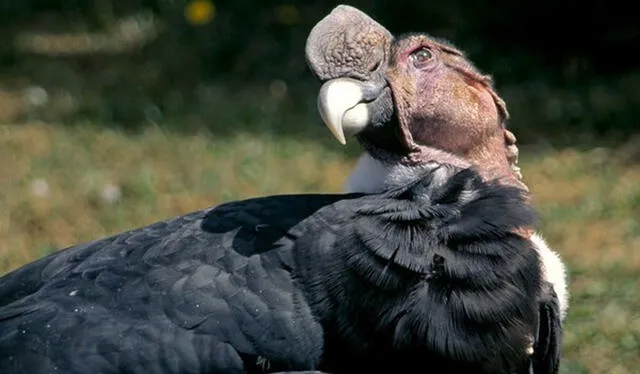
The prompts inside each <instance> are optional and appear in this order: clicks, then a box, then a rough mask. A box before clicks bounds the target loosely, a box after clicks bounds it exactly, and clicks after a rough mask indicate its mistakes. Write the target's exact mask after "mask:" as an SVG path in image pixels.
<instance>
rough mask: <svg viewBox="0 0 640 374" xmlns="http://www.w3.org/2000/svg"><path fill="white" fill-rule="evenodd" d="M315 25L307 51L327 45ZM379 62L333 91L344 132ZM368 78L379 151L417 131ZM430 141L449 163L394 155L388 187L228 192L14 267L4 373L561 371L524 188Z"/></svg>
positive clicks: (362, 18)
mask: <svg viewBox="0 0 640 374" xmlns="http://www.w3.org/2000/svg"><path fill="white" fill-rule="evenodd" d="M336 20H338V21H340V20H343V21H341V22H336ZM323 22H325V23H323ZM326 22H329V24H331V25H333V27H334V28H333V32H334V33H338V34H339V33H346V35H353V33H352V31H353V30H354V29H351V27H353V26H349V25H353V24H354V22H355V24H358V22H360V23H365V24H368V25H370V26H371V31H372V32H373V33H375V32H380V31H381V30H384V29H383V28H381V26H379V25H377V24H375V23H373V21H372V20H371V19H370V18H368V17H367V16H366V15H364V14H363V13H361V12H359V11H357V10H355V9H354V8H349V7H339V8H337V9H336V11H334V12H332V13H331V14H330V15H329V16H328V17H327V18H325V20H323V21H321V22H320V23H319V24H318V26H317V27H319V29H318V28H315V29H314V30H316V31H317V30H320V31H322V30H323V26H322V25H323V24H326ZM335 27H337V28H335ZM356 30H357V29H356ZM314 35H317V33H316V34H314V31H312V33H311V35H310V39H309V44H308V45H307V51H308V52H309V51H311V53H312V54H313V53H314V51H315V52H322V51H323V50H326V49H325V47H326V45H327V44H326V43H325V41H326V40H329V39H325V38H320V39H318V38H314V37H313V36H314ZM371 35H374V34H371ZM385 35H386V34H385ZM342 40H348V39H344V38H342ZM367 40H368V39H367ZM374 42H375V40H370V41H369V42H367V43H364V44H361V47H362V48H361V50H362V51H363V53H364V54H363V58H362V61H364V60H365V59H367V58H370V56H372V55H371V54H368V52H367V51H370V50H369V49H368V48H373V49H371V51H374V52H376V53H378V52H379V51H381V56H383V57H384V56H388V54H387V53H389V52H390V51H391V50H392V49H393V50H396V49H397V44H393V45H395V46H393V45H392V44H391V42H390V39H382V43H383V44H376V43H378V42H379V41H378V42H376V43H374ZM387 42H388V43H387ZM385 43H387V44H385ZM380 45H382V46H383V48H382V49H380V48H379V46H380ZM389 48H391V49H389ZM318 55H319V54H318V53H316V54H315V57H313V56H312V57H311V59H310V62H311V65H312V66H314V60H313V58H316V57H318ZM335 56H340V54H336V55H335ZM335 63H336V65H338V64H339V61H336V62H335ZM387 65H389V63H388V60H387V59H386V57H385V59H383V60H380V61H378V62H375V61H373V65H372V66H368V65H367V69H369V70H367V71H369V72H372V71H374V72H379V71H382V70H380V69H385V71H386V69H387ZM376 66H377V67H376ZM389 66H390V65H389ZM329 70H331V69H330V68H329ZM367 71H365V70H363V74H364V75H361V76H355V75H354V76H352V77H351V78H350V79H353V80H350V81H349V82H350V83H349V84H351V83H354V82H356V83H355V86H354V85H351V86H346V87H347V90H346V91H345V90H343V89H340V90H338V91H335V90H332V89H331V87H328V90H324V91H322V92H321V97H323V99H322V100H324V101H322V100H321V103H324V104H322V105H324V106H322V105H321V113H322V115H323V116H324V118H325V119H327V118H328V120H327V122H329V121H333V122H329V123H330V124H331V126H333V131H334V132H335V133H337V134H339V131H340V129H341V128H340V127H339V126H343V127H342V129H344V123H338V122H336V121H335V118H336V116H334V114H335V104H332V101H331V100H334V99H333V97H335V96H333V94H332V93H331V92H334V93H335V92H338V93H339V94H340V93H344V92H348V91H349V90H350V89H353V87H361V82H365V81H366V78H367V77H368V76H367V75H366V74H367ZM316 74H318V73H317V70H316ZM341 74H348V71H347V72H343V73H341ZM318 75H319V76H320V77H321V79H322V75H321V74H318ZM331 79H341V78H340V77H339V76H335V77H332V78H331ZM327 82H329V81H327ZM335 82H336V81H333V83H335ZM325 84H328V83H325ZM334 87H335V86H334ZM348 87H351V88H348ZM371 87H373V88H372V91H371V93H372V96H370V97H369V99H370V100H369V99H366V98H365V100H367V101H366V102H364V104H365V105H366V106H367V108H366V109H367V110H366V111H362V112H363V113H364V114H365V117H366V118H367V121H364V120H363V118H365V117H362V116H361V115H356V116H355V120H354V123H355V125H357V126H359V127H357V128H356V130H357V131H354V132H353V134H355V133H358V134H360V135H357V136H360V137H361V138H362V139H365V138H366V137H364V134H365V133H368V132H369V130H368V129H371V134H372V135H371V138H369V139H378V140H380V141H382V143H380V142H379V141H378V140H376V141H373V142H371V143H367V142H366V141H365V140H362V142H363V144H370V145H372V146H371V148H369V149H370V151H369V154H371V155H373V154H376V155H377V153H376V152H378V151H374V150H373V149H379V150H380V153H379V154H380V155H383V154H387V153H385V152H388V151H389V149H390V148H387V146H386V145H381V144H385V143H384V142H385V141H389V142H390V143H388V144H392V143H393V142H394V141H395V139H405V140H406V139H410V138H409V136H408V134H410V132H409V131H406V129H408V127H406V126H407V122H405V123H404V125H403V124H402V123H401V122H402V121H398V120H397V119H398V118H399V116H398V113H399V112H400V111H399V110H398V109H396V108H399V107H400V105H399V104H398V99H397V98H396V96H397V95H396V94H395V93H394V95H393V96H391V92H390V91H392V89H388V88H383V89H382V90H381V91H380V90H378V88H377V86H371ZM325 88H326V87H325ZM358 89H359V88H358ZM481 89H482V87H480V88H479V90H481ZM379 92H387V93H388V94H386V95H385V94H383V95H377V93H379ZM479 92H481V91H479ZM323 95H324V96H323ZM376 95H377V96H376ZM479 95H480V96H482V94H479ZM365 96H366V95H365ZM347 99H352V96H349V95H347ZM340 102H341V100H338V103H340ZM383 102H386V103H387V104H392V105H390V106H389V105H387V104H385V105H382V106H380V107H379V108H380V110H379V111H378V109H376V108H375V107H374V106H376V105H377V104H378V103H383ZM327 103H328V105H325V104H327ZM357 104H358V103H356V104H355V105H357ZM369 106H371V107H369ZM347 109H348V108H347ZM330 116H334V117H330ZM343 117H344V116H343ZM331 118H333V119H331ZM382 119H384V120H382ZM365 122H367V123H366V124H365V125H364V128H365V129H364V130H363V128H362V125H363V124H364V123H365ZM416 123H417V122H416ZM394 127H395V128H396V129H399V130H393V128H394ZM403 131H404V132H403ZM462 131H465V129H464V128H462ZM390 134H391V135H390ZM394 134H396V135H394ZM397 134H400V137H398V136H397ZM403 134H404V135H403ZM418 138H419V137H416V139H418ZM374 144H378V145H375V146H373V145H374ZM400 144H403V143H400ZM417 144H418V143H415V142H411V143H406V145H407V146H408V147H410V148H411V147H414V146H415V147H414V148H415V149H418V148H419V149H424V150H425V151H424V154H427V153H428V152H434V153H433V154H434V155H436V154H437V155H443V158H440V157H428V158H429V160H428V161H427V160H426V159H422V158H417V157H414V156H413V155H414V154H411V155H410V156H409V157H407V160H409V159H413V160H414V161H418V162H415V163H413V164H412V163H404V162H402V163H397V164H396V163H392V164H385V165H392V167H390V168H389V169H388V170H387V169H385V170H387V172H386V173H385V177H384V178H383V182H381V184H380V185H379V186H378V187H376V189H377V191H374V192H367V193H364V192H365V191H360V192H351V193H345V194H314V195H312V194H306V195H282V196H270V197H263V198H254V199H249V200H243V201H236V202H229V203H226V204H222V205H219V206H216V207H213V208H210V209H206V210H203V211H198V212H194V213H191V214H187V215H184V216H180V217H175V218H172V219H169V220H166V221H162V222H158V223H156V224H153V225H151V226H147V227H143V228H138V229H134V230H132V231H129V232H124V233H121V234H117V235H114V236H111V237H108V238H103V239H99V240H96V241H93V242H89V243H85V244H79V245H76V246H73V247H70V248H66V249H63V250H61V251H58V252H57V253H55V254H53V255H50V256H48V257H45V258H42V259H40V260H38V261H35V262H33V263H30V264H27V265H25V266H23V267H22V268H19V269H17V270H14V271H12V272H10V273H8V274H6V275H4V276H3V277H2V278H0V372H1V373H3V374H18V373H24V374H44V373H71V374H76V373H83V374H84V373H94V374H104V373H128V374H133V373H136V374H137V373H145V374H148V373H158V374H165V373H185V374H187V373H267V372H311V371H322V372H327V373H351V372H387V371H393V372H403V371H414V370H416V367H422V368H424V370H426V371H447V370H461V371H462V372H474V373H498V374H499V373H531V372H533V373H556V372H557V367H558V361H559V345H560V338H561V332H562V330H561V318H562V311H561V310H560V308H561V307H560V303H559V299H558V297H557V295H556V293H555V292H554V285H553V284H552V283H550V282H549V281H548V279H547V277H546V276H545V272H544V264H545V262H544V261H543V259H542V256H541V255H540V254H539V252H538V251H537V250H536V246H535V243H533V242H532V241H531V240H530V239H529V238H528V237H526V236H525V235H522V229H523V228H534V227H535V222H536V220H535V212H534V210H533V208H532V207H531V205H530V203H529V201H528V196H527V194H526V191H525V190H524V189H522V188H520V187H519V186H517V185H515V184H509V183H502V182H501V180H500V179H499V178H488V177H487V174H486V171H485V170H483V169H482V168H479V167H474V166H473V165H476V164H475V163H470V162H469V161H468V160H473V157H469V155H466V154H464V151H463V150H462V148H460V149H458V150H456V148H455V146H454V145H451V144H449V145H447V144H445V143H443V144H442V145H439V146H435V143H433V145H432V146H417ZM391 147H393V146H391ZM450 147H453V148H450ZM427 148H429V150H428V151H427ZM431 149H432V150H431ZM421 152H422V151H421ZM388 154H393V153H388ZM376 157H377V158H376V159H377V160H381V159H384V157H386V156H384V157H383V158H380V157H378V156H376ZM372 159H373V158H372ZM376 162H378V161H376ZM381 165H382V164H381ZM385 168H386V166H385Z"/></svg>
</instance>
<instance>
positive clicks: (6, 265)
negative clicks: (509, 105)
mask: <svg viewBox="0 0 640 374" xmlns="http://www.w3.org/2000/svg"><path fill="white" fill-rule="evenodd" d="M325 136H326V137H327V138H329V137H330V135H329V133H328V132H327V133H326V135H325ZM301 139H302V140H301ZM327 144H334V145H329V146H327ZM352 147H353V145H352ZM636 148H637V144H636ZM348 149H350V150H351V151H350V152H346V151H345V149H344V148H343V147H341V146H340V145H339V144H338V143H337V142H335V143H326V142H325V143H321V142H318V141H316V140H313V139H312V138H309V137H307V138H301V137H296V136H290V137H287V136H284V135H279V136H268V135H265V134H256V133H249V132H244V133H242V132H240V133H237V134H233V135H225V136H224V137H216V136H215V135H211V134H206V133H200V134H190V135H184V134H183V135H178V134H175V133H166V132H164V131H163V130H162V129H160V128H158V127H149V128H148V129H146V130H144V131H142V132H141V133H137V134H125V133H122V132H119V131H116V130H109V129H104V128H97V127H93V126H74V127H65V126H53V125H46V124H30V125H6V126H3V127H0V160H2V162H0V191H1V193H0V272H3V271H6V270H9V269H12V268H15V267H17V266H19V265H21V264H23V263H25V262H27V261H30V260H33V259H36V258H38V257H40V256H42V255H44V254H47V253H50V252H51V251H54V250H55V249H57V248H62V247H64V246H68V245H71V244H74V243H77V242H81V241H87V240H90V239H93V238H97V237H100V236H104V235H108V234H111V233H116V232H119V231H123V230H126V229H129V228H132V227H135V226H141V225H145V224H149V223H152V222H154V221H157V220H160V219H162V218H166V217H169V216H173V215H177V214H180V213H185V212H188V211H192V210H196V209H201V208H205V207H208V206H210V205H212V204H217V203H220V202H223V201H227V200H230V199H238V198H244V197H250V196H256V195H264V194H274V193H286V192H316V191H339V190H340V188H341V185H342V182H343V180H344V178H345V176H346V175H347V174H348V172H349V169H350V167H351V165H352V164H353V162H354V157H353V155H354V152H353V150H354V148H348ZM631 149H632V148H629V149H628V150H631ZM522 153H523V156H522V161H521V163H522V168H523V172H524V175H525V178H526V179H527V182H528V183H529V184H530V186H531V188H532V190H533V192H534V194H535V198H536V201H537V205H538V207H539V209H540V212H541V213H542V215H543V218H544V230H543V232H544V233H545V234H546V237H547V238H548V240H549V242H550V243H551V244H552V246H553V247H555V248H557V250H558V251H559V252H560V253H561V254H562V255H563V257H564V258H565V260H566V261H567V262H568V263H569V264H570V266H571V290H572V309H571V310H570V315H569V317H568V322H567V325H566V339H565V347H564V352H565V359H564V364H563V368H562V372H563V373H612V374H614V373H615V374H626V373H637V372H638V367H640V354H639V352H640V285H639V284H638V282H639V280H638V275H639V274H640V165H638V163H636V164H635V166H634V165H632V164H629V163H626V162H625V161H626V160H627V157H626V155H627V154H628V152H626V151H624V150H620V149H618V150H611V149H605V148H598V149H591V150H577V149H563V150H552V149H543V150H539V149H530V150H527V149H523V150H522Z"/></svg>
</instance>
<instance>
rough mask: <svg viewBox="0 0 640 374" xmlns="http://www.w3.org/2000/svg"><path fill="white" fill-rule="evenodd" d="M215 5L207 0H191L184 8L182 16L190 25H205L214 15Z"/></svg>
mask: <svg viewBox="0 0 640 374" xmlns="http://www.w3.org/2000/svg"><path fill="white" fill-rule="evenodd" d="M215 14H216V7H215V5H213V3H212V2H211V1H208V0H193V1H192V2H190V3H189V4H187V6H186V7H185V8H184V18H186V19H187V22H189V23H190V24H191V25H194V26H199V25H205V24H207V23H209V22H211V20H212V19H213V17H215Z"/></svg>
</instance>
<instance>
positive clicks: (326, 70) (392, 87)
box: [306, 5, 526, 189]
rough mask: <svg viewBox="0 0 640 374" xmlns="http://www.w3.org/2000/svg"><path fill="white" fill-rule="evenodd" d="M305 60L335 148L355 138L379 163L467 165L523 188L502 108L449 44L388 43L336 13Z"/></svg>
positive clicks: (365, 20)
mask: <svg viewBox="0 0 640 374" xmlns="http://www.w3.org/2000/svg"><path fill="white" fill-rule="evenodd" d="M306 58H307V62H308V64H309V66H310V68H311V70H312V71H313V72H314V74H315V75H316V77H317V78H318V79H319V80H320V81H321V83H322V87H321V89H320V94H319V96H318V110H319V112H320V115H321V117H322V119H323V121H324V123H325V124H326V125H327V127H328V128H329V129H330V130H331V132H332V133H333V134H334V136H335V137H336V138H337V139H338V140H339V141H340V142H341V143H343V144H345V142H346V138H345V137H348V136H354V137H356V138H357V139H358V141H359V142H360V143H361V144H362V146H363V147H364V149H365V150H366V151H367V152H368V153H369V154H370V155H371V156H372V157H373V158H375V159H376V160H378V161H380V162H383V163H387V164H402V165H405V166H409V167H412V166H419V165H424V164H426V163H428V162H431V161H436V162H441V163H448V164H453V165H457V166H469V165H472V166H475V167H476V168H477V169H478V170H479V172H480V173H481V174H482V175H483V177H485V178H487V179H500V180H501V181H503V182H505V183H509V184H513V185H517V186H519V187H522V188H524V189H526V186H524V184H522V183H521V182H520V175H519V170H518V168H517V166H515V164H516V162H517V148H516V147H515V137H514V136H513V134H512V133H511V132H509V131H508V130H506V128H505V125H504V124H505V121H506V120H507V118H508V112H507V108H506V105H505V103H504V101H503V100H502V99H501V98H500V97H499V96H498V94H497V93H496V91H495V89H494V88H493V84H492V80H491V78H490V77H489V76H487V75H484V74H482V73H481V72H479V71H478V69H477V68H476V67H475V66H474V65H473V64H472V63H471V62H470V61H469V60H468V59H467V58H466V57H465V55H464V54H463V53H462V52H461V51H460V50H458V49H457V48H455V47H453V46H452V45H451V44H449V43H446V42H443V41H440V40H437V39H435V38H432V37H430V36H428V35H425V34H417V33H414V34H407V35H402V36H399V37H394V36H392V34H391V33H390V32H389V31H388V30H387V29H385V28H384V27H383V26H382V25H380V24H379V23H377V22H376V21H375V20H373V19H372V18H371V17H369V16H367V15H366V14H365V13H363V12H361V11H360V10H358V9H356V8H353V7H350V6H346V5H339V6H337V7H336V8H335V9H334V10H333V11H332V12H331V13H330V14H329V15H327V16H326V17H325V18H324V19H322V20H321V21H320V22H319V23H318V24H317V25H316V26H315V27H314V28H313V29H312V30H311V33H310V34H309V37H308V39H307V45H306Z"/></svg>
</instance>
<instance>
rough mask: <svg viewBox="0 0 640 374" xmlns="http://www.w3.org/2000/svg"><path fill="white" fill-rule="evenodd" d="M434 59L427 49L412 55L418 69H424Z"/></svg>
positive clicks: (423, 48)
mask: <svg viewBox="0 0 640 374" xmlns="http://www.w3.org/2000/svg"><path fill="white" fill-rule="evenodd" d="M432 58H433V53H431V51H430V50H429V49H428V48H426V47H422V48H419V49H417V50H415V51H414V52H412V53H411V59H412V60H413V65H414V66H415V67H417V68H420V67H423V66H424V65H425V64H427V63H428V62H429V61H430V60H431V59H432Z"/></svg>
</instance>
